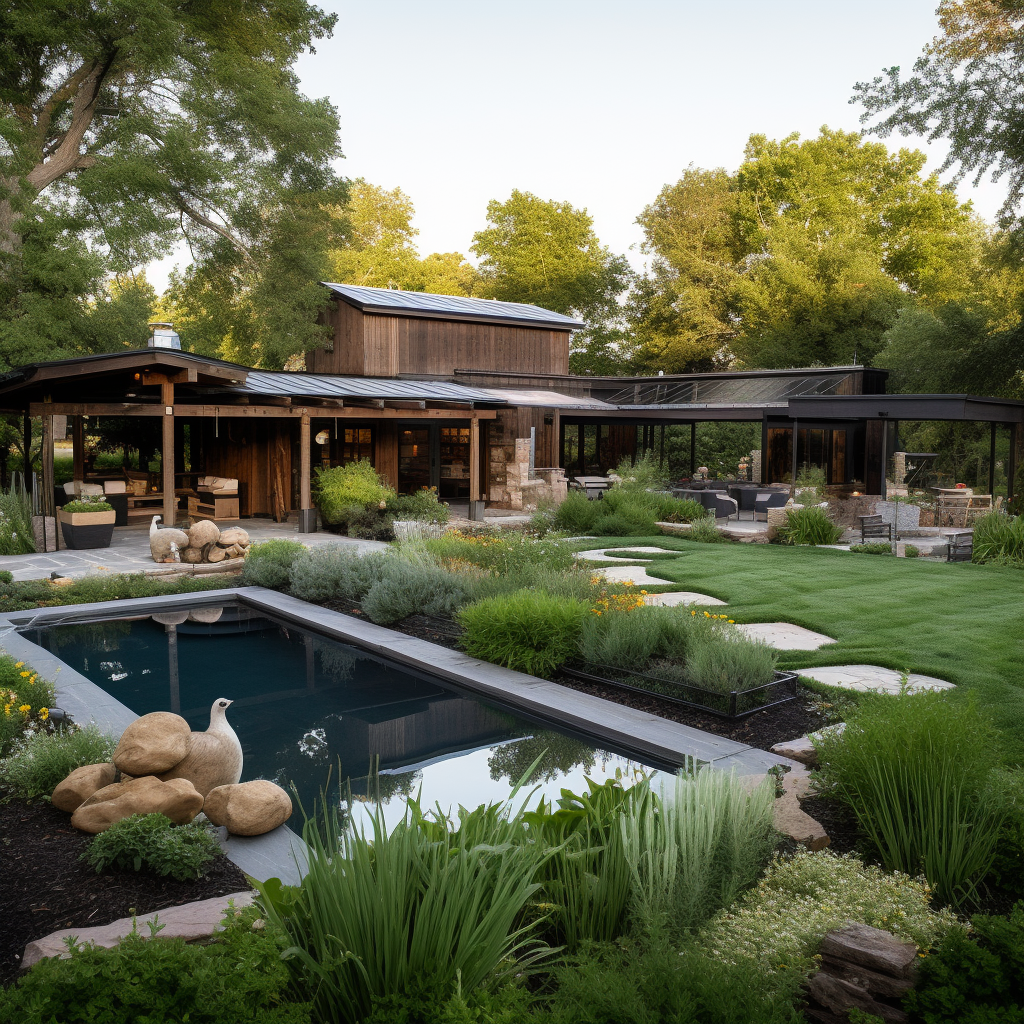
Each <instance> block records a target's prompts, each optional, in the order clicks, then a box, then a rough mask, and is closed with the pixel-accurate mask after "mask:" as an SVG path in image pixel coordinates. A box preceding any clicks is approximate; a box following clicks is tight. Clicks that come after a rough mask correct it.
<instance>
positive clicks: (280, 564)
mask: <svg viewBox="0 0 1024 1024" xmlns="http://www.w3.org/2000/svg"><path fill="white" fill-rule="evenodd" d="M306 550H307V549H306V546H305V544H301V543H300V542H299V541H297V540H265V541H260V542H259V543H258V544H253V545H251V546H250V547H249V549H248V550H247V551H246V553H245V564H244V565H243V566H242V583H243V585H244V586H247V587H270V588H272V589H274V590H283V589H284V588H285V587H287V586H288V581H289V578H290V574H291V570H292V564H293V563H294V562H295V559H296V558H298V557H299V556H300V555H301V554H303V553H304V552H305V551H306Z"/></svg>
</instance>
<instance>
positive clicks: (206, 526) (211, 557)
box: [149, 517, 250, 565]
mask: <svg viewBox="0 0 1024 1024" xmlns="http://www.w3.org/2000/svg"><path fill="white" fill-rule="evenodd" d="M158 518H159V517H154V518H153V523H152V525H151V527H150V531H149V549H150V552H151V553H152V555H153V560H154V561H155V562H187V563H188V564H190V565H198V564H200V563H206V562H223V561H224V560H225V559H227V558H240V557H242V556H243V555H244V554H245V552H246V549H247V548H248V547H249V544H250V540H249V534H248V533H246V531H245V530H243V529H242V528H241V527H239V526H229V527H228V528H227V529H226V530H221V529H220V527H218V526H217V524H216V523H214V522H211V521H210V520H209V519H200V520H199V522H197V523H195V524H194V525H193V526H191V527H189V529H187V530H178V529H173V530H172V529H162V530H161V529H158V528H157V525H156V522H157V519H158Z"/></svg>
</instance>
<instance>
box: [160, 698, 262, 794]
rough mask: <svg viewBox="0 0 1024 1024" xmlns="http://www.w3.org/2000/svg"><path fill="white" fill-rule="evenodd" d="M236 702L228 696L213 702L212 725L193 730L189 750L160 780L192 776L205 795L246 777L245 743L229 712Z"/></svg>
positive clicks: (189, 778)
mask: <svg viewBox="0 0 1024 1024" xmlns="http://www.w3.org/2000/svg"><path fill="white" fill-rule="evenodd" d="M232 703H233V702H232V701H230V700H227V699H226V698H224V697H218V698H217V699H216V700H215V701H214V702H213V707H212V708H210V728H209V729H207V730H206V732H193V733H192V735H191V741H190V743H189V747H188V753H187V754H186V755H185V757H184V758H183V759H182V760H181V761H179V762H178V763H177V764H176V765H175V766H174V767H173V768H171V769H170V770H168V771H166V772H163V773H162V774H161V775H158V776H157V778H158V779H160V780H162V781H163V782H167V780H168V779H188V781H189V782H191V783H192V785H193V786H195V787H196V789H197V790H198V791H199V792H200V793H201V794H202V795H203V797H204V798H205V797H206V795H207V794H208V793H209V792H210V790H212V789H216V788H217V787H218V786H232V785H234V784H235V783H236V782H238V780H239V779H240V778H241V777H242V744H241V743H239V741H238V737H237V736H236V735H235V730H234V729H232V728H231V726H230V725H228V720H227V716H226V715H225V712H226V711H227V709H228V707H230V705H231V704H232Z"/></svg>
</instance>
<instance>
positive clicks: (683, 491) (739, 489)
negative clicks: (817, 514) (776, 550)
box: [672, 483, 789, 522]
mask: <svg viewBox="0 0 1024 1024" xmlns="http://www.w3.org/2000/svg"><path fill="white" fill-rule="evenodd" d="M672 496H673V497H676V498H683V499H688V500H690V501H696V502H699V503H700V504H701V505H703V506H704V508H706V509H707V510H708V511H709V512H712V513H714V516H715V518H716V519H732V518H733V517H735V518H736V519H737V520H739V519H740V518H741V517H742V514H743V513H744V512H749V513H750V518H751V520H758V519H763V520H764V521H765V522H767V520H768V510H769V509H771V508H783V507H785V505H786V502H787V501H789V488H788V487H785V488H778V487H775V488H773V487H765V486H762V485H761V484H743V483H738V484H728V485H726V486H725V487H716V486H710V487H693V486H687V487H674V488H672Z"/></svg>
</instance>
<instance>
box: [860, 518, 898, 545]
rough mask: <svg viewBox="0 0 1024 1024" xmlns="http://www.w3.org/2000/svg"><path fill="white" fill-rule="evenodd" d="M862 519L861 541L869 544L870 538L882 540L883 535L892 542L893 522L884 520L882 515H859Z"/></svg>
mask: <svg viewBox="0 0 1024 1024" xmlns="http://www.w3.org/2000/svg"><path fill="white" fill-rule="evenodd" d="M857 518H858V519H859V520H860V542H861V544H867V543H868V542H869V538H871V539H872V540H881V539H882V538H883V537H884V538H885V540H887V541H888V542H889V543H890V544H891V543H892V523H886V522H883V520H882V517H881V516H857Z"/></svg>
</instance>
